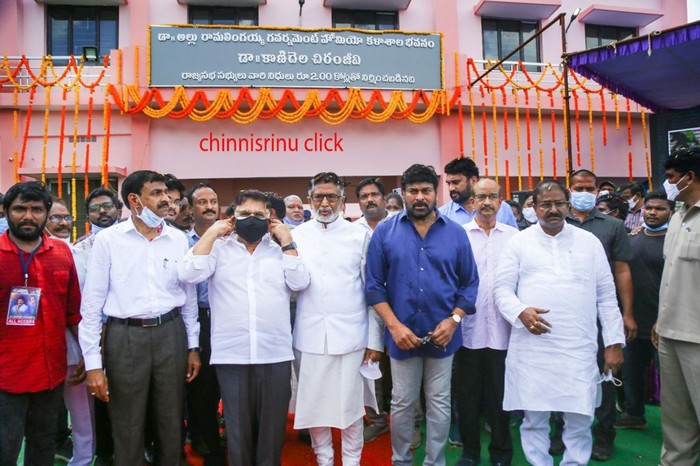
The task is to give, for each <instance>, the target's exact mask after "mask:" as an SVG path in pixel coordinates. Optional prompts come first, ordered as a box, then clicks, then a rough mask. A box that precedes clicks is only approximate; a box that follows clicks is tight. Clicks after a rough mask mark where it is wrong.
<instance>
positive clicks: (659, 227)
mask: <svg viewBox="0 0 700 466" xmlns="http://www.w3.org/2000/svg"><path fill="white" fill-rule="evenodd" d="M642 226H643V227H644V228H646V229H647V230H649V231H651V232H654V231H663V230H668V222H666V223H664V224H663V225H659V226H658V227H650V226H649V225H647V222H644V223H643V224H642Z"/></svg>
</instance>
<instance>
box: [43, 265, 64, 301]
mask: <svg viewBox="0 0 700 466" xmlns="http://www.w3.org/2000/svg"><path fill="white" fill-rule="evenodd" d="M47 291H48V292H53V293H54V294H57V295H64V294H65V293H66V292H67V291H68V271H67V270H55V271H54V272H53V273H52V274H51V278H50V280H49V281H47V282H46V283H44V289H43V290H42V292H47Z"/></svg>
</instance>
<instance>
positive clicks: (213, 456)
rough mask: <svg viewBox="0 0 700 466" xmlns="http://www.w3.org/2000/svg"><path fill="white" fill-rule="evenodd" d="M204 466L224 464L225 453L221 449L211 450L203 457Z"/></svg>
mask: <svg viewBox="0 0 700 466" xmlns="http://www.w3.org/2000/svg"><path fill="white" fill-rule="evenodd" d="M204 466H226V455H224V452H223V451H212V452H210V453H209V454H208V455H207V456H205V457H204Z"/></svg>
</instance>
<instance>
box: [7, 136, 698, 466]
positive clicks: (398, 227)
mask: <svg viewBox="0 0 700 466" xmlns="http://www.w3.org/2000/svg"><path fill="white" fill-rule="evenodd" d="M665 167H666V181H665V182H664V190H663V191H651V192H646V193H645V191H644V190H643V189H642V188H641V186H639V185H637V184H634V183H633V184H630V185H625V186H623V187H621V188H619V189H615V186H614V185H613V186H605V187H604V188H605V189H602V188H601V183H599V182H598V179H597V177H596V175H595V174H594V173H592V172H591V171H588V170H579V171H577V172H574V173H572V174H571V176H570V186H568V187H567V186H565V185H564V184H562V183H561V182H560V181H557V180H546V181H543V182H541V183H539V184H538V185H537V186H536V187H535V189H534V191H533V192H532V193H530V195H528V196H524V197H523V198H522V199H521V200H520V202H517V201H511V200H504V199H503V195H502V192H501V188H500V186H499V185H498V183H496V182H495V181H494V180H492V179H489V178H482V179H480V177H479V171H478V168H477V167H476V165H475V164H474V162H473V161H472V160H470V159H468V158H460V159H455V160H453V161H451V162H450V163H448V164H447V165H446V166H445V167H444V172H445V175H444V181H445V182H446V183H447V187H448V190H449V195H450V201H448V202H447V203H446V204H445V205H443V206H441V207H440V208H438V207H437V193H438V188H439V176H438V175H437V173H436V172H435V170H434V169H433V168H432V167H430V166H426V165H420V164H414V165H412V166H410V167H409V168H408V169H406V170H405V171H404V173H403V175H402V177H401V195H399V194H398V193H390V194H388V195H387V193H386V192H385V187H384V185H383V184H382V182H381V180H380V179H379V178H366V179H364V180H362V181H361V182H360V183H359V184H358V185H357V186H356V189H355V194H356V195H357V198H358V201H359V206H360V210H361V211H362V217H360V218H359V219H358V220H356V221H354V222H352V221H350V220H349V219H346V218H344V217H343V211H344V206H345V200H346V188H347V185H346V183H345V181H344V179H343V178H341V177H339V176H338V175H336V174H335V173H332V172H321V173H319V174H317V175H316V176H314V177H313V178H312V179H311V180H310V181H309V183H308V193H307V202H308V205H309V206H310V212H309V211H306V210H305V208H304V202H303V201H302V198H301V197H300V196H297V195H293V194H292V195H289V196H287V197H286V198H280V197H279V196H277V195H276V194H273V193H263V192H260V191H257V190H254V189H250V190H244V191H241V192H240V193H239V194H238V196H237V197H236V199H235V200H234V201H233V202H232V203H231V204H230V205H229V206H228V207H227V208H226V209H225V213H224V214H223V215H222V212H221V206H220V203H219V198H218V195H217V193H216V190H215V188H214V186H213V185H211V184H208V183H206V182H202V183H198V184H195V185H193V186H190V187H189V189H186V187H185V186H184V184H183V183H182V182H181V181H180V180H178V179H177V178H175V177H174V176H172V175H161V174H159V173H156V172H154V171H149V170H141V171H136V172H133V173H131V174H129V175H128V176H127V177H126V178H125V179H124V181H123V183H122V186H121V192H120V196H118V195H117V193H115V192H114V191H112V190H110V189H106V188H98V189H95V190H94V191H92V192H91V193H90V194H89V195H88V196H87V198H86V200H85V206H84V208H85V212H86V215H87V219H88V221H89V224H90V229H89V233H88V234H86V235H85V236H83V237H81V238H79V239H78V241H77V242H75V243H73V244H71V237H72V235H73V231H74V229H75V225H74V224H73V222H74V218H73V216H72V215H71V213H70V209H69V208H68V205H67V204H66V203H65V202H64V201H63V200H61V199H60V198H55V197H52V196H51V194H50V193H49V191H48V190H47V189H46V187H45V186H44V185H43V184H41V183H39V182H21V183H17V184H15V185H14V186H12V187H11V188H10V189H9V190H8V191H7V193H6V194H5V196H4V198H3V199H2V206H3V210H4V217H3V218H4V219H5V223H6V225H7V232H5V233H3V234H2V235H1V236H0V261H1V263H2V267H0V299H2V300H4V302H5V303H6V304H5V305H3V309H4V312H5V318H4V319H0V358H1V360H0V439H2V441H1V442H0V465H3V466H4V465H14V464H16V461H17V458H18V455H19V453H20V448H21V446H22V442H23V441H24V442H25V449H24V456H25V464H31V465H49V464H52V463H53V461H54V457H55V455H56V452H57V448H58V451H59V453H60V452H61V450H62V448H64V447H65V446H66V445H68V446H69V447H70V448H69V449H70V451H69V452H67V453H66V454H65V455H64V457H65V459H66V461H67V462H68V464H70V465H74V466H83V465H89V464H92V461H93V458H94V457H96V458H97V460H96V463H95V464H116V465H119V466H133V465H136V464H142V463H143V461H144V457H145V459H146V460H148V461H150V462H154V463H155V464H163V465H176V464H180V463H181V462H184V461H185V460H184V459H183V458H184V457H183V452H184V450H183V447H184V444H185V441H186V438H187V437H189V441H190V442H191V444H192V447H193V448H194V449H195V450H196V451H197V452H198V453H199V454H201V455H202V456H203V457H204V461H205V464H207V465H224V464H227V461H228V464H230V465H242V466H246V465H279V464H281V461H282V459H281V458H282V450H283V445H284V440H285V431H286V424H287V416H288V411H289V407H290V399H291V397H292V381H294V383H295V384H296V399H295V402H294V403H293V404H294V428H295V429H299V430H308V435H309V438H310V442H311V446H312V447H313V450H314V453H315V456H316V461H317V463H318V464H319V465H320V466H329V465H333V464H334V461H335V458H336V457H342V464H343V465H344V466H353V465H359V464H360V459H361V455H362V450H363V444H364V443H365V442H368V441H372V440H373V439H375V438H376V437H378V436H379V435H382V434H384V433H386V432H387V431H390V436H391V448H392V458H391V461H392V464H395V465H411V464H413V450H414V449H415V448H416V447H417V445H419V444H420V443H421V442H422V439H421V437H420V432H419V431H418V430H417V428H416V425H417V423H418V422H419V419H421V418H422V419H424V420H425V425H426V437H425V460H424V464H426V465H437V466H441V465H445V449H446V445H447V443H448V437H449V436H450V430H451V425H455V428H454V430H455V432H458V434H456V436H457V437H458V438H456V439H454V442H455V443H459V444H461V445H462V446H463V449H462V456H461V458H460V459H459V461H458V463H457V464H458V465H460V466H469V465H476V464H479V462H480V461H481V460H482V452H481V439H480V432H481V429H482V420H483V421H485V425H486V426H487V427H488V429H489V431H490V434H491V435H490V445H489V447H488V457H489V461H490V463H491V464H492V465H510V464H511V463H512V461H513V442H512V438H511V430H510V426H511V424H512V420H513V419H514V414H513V413H518V412H520V413H521V418H522V424H521V426H520V438H521V441H522V446H523V451H524V454H525V457H526V458H527V461H528V462H529V463H530V464H533V465H537V466H540V465H543V466H546V465H552V464H553V461H554V460H553V456H552V455H558V454H562V453H563V459H562V462H561V464H567V465H585V464H588V462H589V460H590V459H591V458H593V459H595V460H599V461H605V460H608V459H610V458H611V457H612V454H613V446H614V439H615V432H616V429H644V428H646V426H647V422H646V419H645V415H644V404H645V402H646V401H647V399H648V390H647V387H648V386H650V385H653V382H654V379H655V377H658V372H657V371H655V369H658V363H656V361H657V360H660V374H661V382H662V386H661V405H662V428H663V449H662V452H661V458H660V460H661V464H662V465H664V466H671V465H673V466H678V465H688V466H692V465H695V464H697V462H698V459H699V458H700V315H699V314H698V309H699V307H698V302H700V299H698V298H700V296H698V291H697V290H698V287H697V284H698V283H700V232H699V231H698V230H700V178H698V174H699V173H700V149H698V148H691V149H684V150H681V151H678V152H676V153H674V154H673V155H672V156H671V157H669V158H668V160H667V161H666V166H665ZM608 184H610V183H608ZM676 202H680V203H682V205H681V206H680V208H679V210H678V211H677V212H675V213H674V210H676V209H675V208H676ZM127 211H128V212H129V214H130V215H128V216H124V218H123V219H122V217H123V214H125V213H126V212H127ZM310 214H312V215H310ZM0 228H2V225H1V224H0ZM657 348H658V353H657ZM623 361H624V363H623ZM650 368H651V369H650ZM620 370H621V375H618V374H620V372H619V371H620ZM648 374H651V375H648ZM618 377H619V378H618ZM620 379H622V383H621V382H620ZM619 385H622V387H623V388H622V389H619V390H618V389H617V388H616V387H618V386H619ZM617 399H620V400H621V401H622V402H621V403H620V404H621V405H622V406H623V413H622V415H621V416H619V417H618V416H617V414H616V409H615V405H616V400H617ZM388 400H390V402H389V401H388ZM220 402H221V403H222V405H223V420H224V422H225V433H226V438H225V446H226V447H225V448H224V447H223V446H222V441H221V438H220V435H219V431H220V421H221V417H220V416H219V415H218V409H219V405H220ZM66 409H67V411H68V412H69V413H70V420H71V422H70V424H71V430H70V434H71V439H72V444H70V443H69V442H67V441H66V438H67V435H68V429H67V415H66ZM515 418H516V419H517V417H515ZM595 418H597V420H598V422H597V423H595V426H594V427H592V426H593V425H594V419H595ZM552 422H553V423H554V425H555V429H554V434H553V435H552V436H551V437H550V423H552ZM185 426H186V428H185ZM331 429H339V430H340V437H341V451H340V452H336V451H334V447H333V440H332V435H331ZM416 437H418V438H417V439H416ZM451 441H452V440H451Z"/></svg>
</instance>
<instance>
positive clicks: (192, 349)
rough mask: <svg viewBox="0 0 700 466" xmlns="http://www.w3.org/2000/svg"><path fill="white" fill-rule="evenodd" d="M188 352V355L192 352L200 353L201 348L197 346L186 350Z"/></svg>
mask: <svg viewBox="0 0 700 466" xmlns="http://www.w3.org/2000/svg"><path fill="white" fill-rule="evenodd" d="M188 352H189V353H192V352H194V353H201V352H202V348H200V347H199V346H195V347H194V348H190V349H189V350H188Z"/></svg>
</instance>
